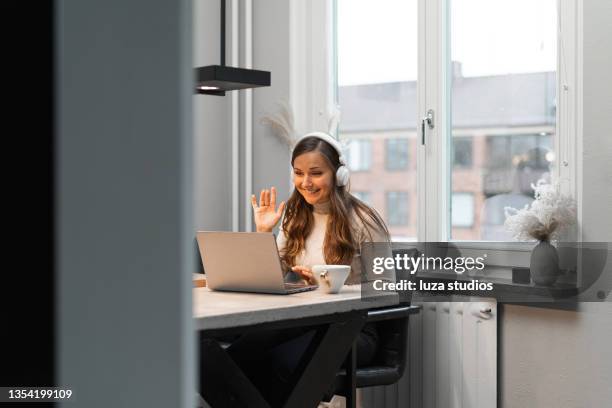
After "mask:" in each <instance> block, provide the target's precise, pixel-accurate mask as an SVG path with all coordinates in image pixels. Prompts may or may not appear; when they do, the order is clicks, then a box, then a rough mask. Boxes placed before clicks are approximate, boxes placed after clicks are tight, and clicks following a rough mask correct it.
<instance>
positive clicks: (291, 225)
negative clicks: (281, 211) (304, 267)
mask: <svg viewBox="0 0 612 408" xmlns="http://www.w3.org/2000/svg"><path fill="white" fill-rule="evenodd" d="M310 152H319V153H320V154H322V155H323V157H324V158H325V160H326V161H327V164H328V165H329V167H330V168H331V169H332V174H333V180H332V185H333V186H334V187H333V188H332V191H331V192H330V196H329V201H330V214H329V215H330V216H329V219H328V221H327V228H326V231H325V239H324V241H323V248H324V249H323V253H324V256H325V262H326V263H327V264H343V265H350V264H351V261H352V259H353V255H355V252H356V250H357V248H356V246H358V245H359V242H355V237H354V236H353V235H354V231H353V229H352V228H351V216H352V214H353V213H354V214H355V215H356V216H357V217H358V218H359V219H360V220H361V222H362V223H363V225H364V226H365V229H366V233H367V234H368V235H369V239H370V240H371V241H372V240H373V238H372V231H373V230H379V231H382V232H384V234H385V237H386V239H387V240H388V239H389V231H388V230H387V227H386V225H385V223H384V221H383V220H382V218H381V217H380V215H379V214H378V213H377V212H376V210H374V209H373V208H371V207H369V206H368V205H367V204H365V203H364V202H362V201H360V200H358V199H357V198H356V197H354V196H353V195H351V194H350V193H349V188H348V187H349V186H348V185H347V186H338V185H336V170H337V169H338V167H340V159H339V155H338V152H337V151H336V149H334V147H333V146H331V145H330V144H329V143H327V142H326V141H324V140H322V139H320V138H317V137H314V136H311V137H305V138H303V139H302V140H300V142H299V143H298V144H297V145H296V146H295V148H294V149H293V154H292V155H291V166H293V162H294V161H295V159H296V157H298V156H300V155H302V154H304V153H310ZM312 210H313V206H312V205H310V204H308V203H307V202H306V200H305V199H304V197H303V196H302V195H301V194H300V192H299V191H297V189H294V190H293V193H292V194H291V197H289V200H288V201H287V207H286V209H285V216H284V218H283V225H282V229H283V230H284V231H285V234H286V236H287V242H286V244H285V248H284V250H283V251H282V254H281V257H282V260H283V262H284V263H285V265H287V266H293V265H295V260H296V258H297V257H298V256H299V254H300V253H301V252H302V251H303V250H304V248H305V246H306V238H307V237H308V236H309V235H310V233H311V232H312V229H313V226H314V217H313V215H312ZM281 233H282V232H281Z"/></svg>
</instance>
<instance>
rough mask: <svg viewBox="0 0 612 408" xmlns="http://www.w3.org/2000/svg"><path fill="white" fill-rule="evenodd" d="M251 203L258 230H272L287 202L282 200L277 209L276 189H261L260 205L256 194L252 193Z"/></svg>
mask: <svg viewBox="0 0 612 408" xmlns="http://www.w3.org/2000/svg"><path fill="white" fill-rule="evenodd" d="M251 205H252V206H253V218H254V221H255V226H256V227H257V232H272V230H273V229H274V227H275V226H276V224H277V223H278V220H280V218H281V215H283V210H284V209H285V202H284V201H283V202H281V203H280V205H279V206H278V209H276V208H275V207H276V189H275V188H274V187H272V188H271V189H270V190H261V193H260V194H259V205H257V199H256V198H255V194H253V195H251Z"/></svg>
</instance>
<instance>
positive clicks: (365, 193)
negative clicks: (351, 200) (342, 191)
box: [352, 191, 372, 205]
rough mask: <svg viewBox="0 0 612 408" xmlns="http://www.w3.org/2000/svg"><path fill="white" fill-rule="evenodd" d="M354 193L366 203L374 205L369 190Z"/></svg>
mask: <svg viewBox="0 0 612 408" xmlns="http://www.w3.org/2000/svg"><path fill="white" fill-rule="evenodd" d="M352 194H353V195H354V196H355V197H357V198H358V199H359V200H361V201H363V202H364V203H366V204H368V205H372V198H371V195H370V192H369V191H353V192H352Z"/></svg>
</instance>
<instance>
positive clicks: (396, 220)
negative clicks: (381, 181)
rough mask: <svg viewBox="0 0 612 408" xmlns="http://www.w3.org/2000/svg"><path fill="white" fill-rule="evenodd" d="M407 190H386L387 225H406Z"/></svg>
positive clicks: (407, 219)
mask: <svg viewBox="0 0 612 408" xmlns="http://www.w3.org/2000/svg"><path fill="white" fill-rule="evenodd" d="M408 198H409V197H408V192H407V191H388V192H387V222H388V223H389V226H391V227H394V226H403V225H408V222H409V218H408V215H409V214H408V207H409V205H410V202H409V201H408Z"/></svg>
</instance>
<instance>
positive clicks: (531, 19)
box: [291, 0, 581, 241]
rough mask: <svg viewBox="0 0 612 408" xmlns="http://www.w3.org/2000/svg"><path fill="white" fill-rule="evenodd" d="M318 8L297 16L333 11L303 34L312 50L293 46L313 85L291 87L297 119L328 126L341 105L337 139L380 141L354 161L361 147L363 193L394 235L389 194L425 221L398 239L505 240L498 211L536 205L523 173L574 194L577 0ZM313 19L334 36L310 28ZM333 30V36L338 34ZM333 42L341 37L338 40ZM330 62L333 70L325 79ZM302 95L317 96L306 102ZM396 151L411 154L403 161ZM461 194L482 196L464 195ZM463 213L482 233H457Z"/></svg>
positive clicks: (385, 0)
mask: <svg viewBox="0 0 612 408" xmlns="http://www.w3.org/2000/svg"><path fill="white" fill-rule="evenodd" d="M298 3H299V6H298V5H297V4H298ZM308 4H311V5H312V7H311V8H307V7H306V6H305V5H304V4H303V3H302V2H297V3H296V8H295V12H293V11H292V13H293V14H292V16H293V17H294V18H297V20H298V21H302V20H300V19H302V17H300V16H301V14H297V13H298V12H300V13H302V12H304V11H308V10H310V9H312V10H315V11H316V12H317V13H319V11H320V10H323V9H324V8H326V7H327V8H328V11H327V12H328V13H330V14H324V13H319V14H317V13H314V14H313V13H311V14H308V15H307V17H306V18H303V21H302V23H301V25H298V26H296V27H297V30H298V34H299V35H298V36H297V37H296V38H298V39H299V38H305V39H306V41H310V42H309V43H308V44H306V45H305V46H304V47H292V49H294V50H302V49H303V50H307V51H304V52H296V53H294V55H297V58H293V57H292V58H293V59H292V65H291V67H292V69H294V70H296V72H297V74H301V73H303V74H304V75H301V76H300V75H297V76H292V78H293V79H292V87H294V88H295V89H296V92H294V93H292V98H297V99H299V101H300V104H299V105H294V106H295V107H296V112H301V111H304V118H305V119H303V122H304V123H306V125H305V127H306V128H309V127H310V128H324V127H325V125H326V123H327V122H328V119H329V117H328V116H326V114H325V112H333V111H334V108H335V105H334V104H337V105H338V106H339V110H340V112H341V113H342V115H341V118H340V123H339V126H338V137H339V138H340V139H341V140H342V141H350V140H357V139H367V140H369V141H370V146H369V148H368V149H369V154H370V156H369V159H364V160H363V163H361V161H362V160H361V159H356V158H355V157H357V155H360V156H365V154H363V152H359V153H355V151H354V150H353V149H356V148H355V147H352V148H350V149H349V150H350V153H349V155H351V156H352V157H351V163H350V164H351V166H352V167H354V169H353V170H354V173H353V175H352V177H351V187H352V188H354V189H356V190H357V191H370V195H371V197H370V198H371V200H372V203H374V204H375V205H379V206H381V207H383V208H377V209H378V211H379V213H381V214H382V215H383V216H384V217H385V221H386V222H387V223H388V224H390V221H391V220H389V219H387V218H386V217H387V216H388V215H391V213H392V211H387V208H386V204H385V203H386V198H387V195H386V193H385V191H395V192H398V191H404V192H407V193H408V194H409V197H411V203H412V204H411V206H410V211H412V212H414V213H415V216H414V218H413V220H416V222H413V224H412V225H410V223H408V224H407V225H406V226H404V227H399V226H395V227H394V229H402V231H401V232H398V233H394V236H401V237H411V238H417V239H418V240H420V241H444V240H448V239H451V240H463V239H465V240H496V238H495V236H494V235H491V234H489V235H487V234H485V232H484V231H485V229H486V228H483V227H484V226H485V224H486V223H485V222H484V221H483V220H485V219H486V220H487V222H492V221H494V222H496V223H499V222H500V220H502V221H503V214H502V215H500V214H497V213H496V214H489V211H490V210H491V209H492V208H495V209H500V208H501V209H503V207H504V206H505V205H509V204H511V203H512V204H516V203H522V202H524V201H525V200H527V201H528V200H530V199H531V194H532V193H531V192H528V193H525V190H526V189H525V187H524V186H526V185H528V184H529V183H528V180H527V178H523V179H521V177H517V176H515V173H516V172H517V171H519V172H520V171H523V172H524V173H525V174H526V173H528V172H531V173H530V174H531V176H532V177H535V176H534V175H537V174H538V173H541V174H542V175H544V173H556V174H557V175H558V176H559V177H560V178H562V179H566V180H569V182H568V183H567V185H568V186H570V187H568V188H569V189H570V190H571V191H570V192H571V193H575V191H574V190H575V189H576V188H577V187H575V186H576V185H577V183H576V182H575V177H576V172H577V169H576V165H577V162H578V161H577V160H576V159H577V157H576V151H577V149H576V148H575V146H576V143H575V139H576V137H577V130H576V129H579V126H578V124H579V123H580V120H581V112H580V111H579V110H578V109H577V107H578V100H577V95H579V94H580V93H579V92H573V91H572V90H574V91H575V90H576V89H578V85H579V83H578V80H579V74H580V69H579V65H578V64H576V58H577V56H579V55H581V54H580V46H581V43H580V42H579V41H578V40H577V35H578V34H579V33H580V30H579V29H578V28H579V27H578V16H577V15H576V10H578V9H579V7H578V2H577V0H539V1H537V2H533V1H530V0H443V1H420V2H419V1H417V0H380V1H378V2H373V1H371V0H335V1H332V2H327V1H323V0H321V1H317V2H308ZM317 10H318V11H317ZM329 10H331V11H329ZM332 15H333V17H334V18H328V17H330V16H332ZM313 22H317V23H316V24H319V23H320V24H321V28H322V29H321V30H312V24H313ZM364 22H367V29H364V27H365V26H366V25H364ZM328 23H333V24H335V26H334V27H332V29H327V26H325V24H328ZM517 27H520V29H517ZM323 28H325V29H323ZM417 28H418V29H417ZM293 30H295V29H294V27H293V26H292V31H293ZM322 33H330V34H331V33H333V36H332V35H330V38H327V39H326V41H329V42H328V43H325V42H324V41H323V40H322V38H323V34H322ZM332 37H333V40H332V39H331V38H332ZM326 44H327V45H326ZM312 56H314V57H316V58H311V57H312ZM332 56H333V58H332ZM326 58H328V59H330V60H331V59H333V62H332V63H331V65H330V66H329V67H327V68H326V67H325V63H326V62H327V60H326ZM294 60H295V61H297V63H294V62H293V61H294ZM295 78H297V79H295ZM417 79H418V81H417ZM304 84H308V85H307V86H312V87H315V88H317V89H315V92H310V93H309V92H306V91H307V89H304V87H305V85H304ZM559 84H563V85H564V86H563V88H559ZM565 85H567V86H565ZM326 86H327V88H325V87H326ZM319 87H320V88H319ZM565 90H569V91H568V92H565ZM294 95H295V96H294ZM417 96H418V97H417ZM323 98H328V100H326V101H324V100H323ZM329 101H332V102H329ZM429 109H431V110H433V111H434V115H435V116H434V125H435V126H434V128H432V129H426V130H427V131H426V133H425V135H424V137H423V139H422V134H421V130H420V129H421V118H422V117H424V116H425V115H426V112H427V111H428V110H429ZM321 112H323V114H321ZM311 122H312V123H311ZM311 125H312V126H311ZM315 125H316V126H315ZM403 138H405V139H407V141H408V142H407V149H408V154H404V155H403V157H402V155H401V154H399V152H403V149H404V147H405V146H400V147H399V148H395V149H392V148H391V145H392V144H393V143H406V142H387V140H392V139H403ZM387 143H390V144H389V145H388V144H387ZM532 149H536V150H535V151H531V150H532ZM357 150H359V149H357ZM530 151H531V152H530ZM395 152H398V155H399V156H400V157H392V156H393V155H394V153H395ZM353 153H354V154H353ZM530 155H531V156H532V158H531V159H530V158H529V156H530ZM542 157H543V158H544V160H545V161H546V162H545V163H544V164H543V165H542V161H541V159H542ZM566 159H569V160H566ZM534 160H535V162H536V163H537V164H536V165H535V166H534V165H533V161H534ZM546 167H548V169H546ZM364 168H367V169H369V170H367V171H363V170H360V169H364ZM533 170H535V171H533ZM373 185H375V186H376V189H374V188H372V186H373ZM417 185H418V187H419V188H417ZM460 193H461V194H471V197H472V198H471V199H468V198H458V199H455V198H453V194H460ZM510 196H511V197H510ZM509 197H510V198H509ZM457 200H464V201H457ZM465 200H471V202H472V205H471V206H470V205H467V204H465V203H466V201H465ZM468 204H469V203H468ZM458 207H459V208H463V210H462V211H467V210H466V209H467V208H472V215H471V227H469V226H459V225H467V224H468V222H467V221H468V217H467V216H461V217H460V216H459V213H457V208H458ZM485 210H486V211H485ZM453 211H455V213H454V215H453ZM496 211H497V210H496ZM457 217H459V218H457ZM394 222H395V221H394ZM487 225H488V224H487ZM491 228H493V226H492V227H491ZM496 228H498V229H499V228H503V225H501V224H499V225H497V224H496ZM503 239H506V238H503Z"/></svg>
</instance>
